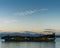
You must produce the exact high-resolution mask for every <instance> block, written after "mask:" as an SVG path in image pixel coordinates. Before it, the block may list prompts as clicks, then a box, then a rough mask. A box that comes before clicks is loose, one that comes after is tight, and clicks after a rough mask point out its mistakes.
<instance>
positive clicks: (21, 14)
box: [14, 8, 48, 16]
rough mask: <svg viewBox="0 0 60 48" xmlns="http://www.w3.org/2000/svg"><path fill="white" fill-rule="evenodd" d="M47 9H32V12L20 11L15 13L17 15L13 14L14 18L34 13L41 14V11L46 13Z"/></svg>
mask: <svg viewBox="0 0 60 48" xmlns="http://www.w3.org/2000/svg"><path fill="white" fill-rule="evenodd" d="M47 10H48V9H44V8H43V9H34V10H25V11H22V12H17V13H14V15H15V16H27V15H30V14H34V13H36V12H41V11H47Z"/></svg>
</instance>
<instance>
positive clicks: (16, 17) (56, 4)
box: [0, 0, 60, 32]
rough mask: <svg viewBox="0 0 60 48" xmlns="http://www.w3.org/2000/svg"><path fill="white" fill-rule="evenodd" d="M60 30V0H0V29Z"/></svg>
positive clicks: (18, 30)
mask: <svg viewBox="0 0 60 48" xmlns="http://www.w3.org/2000/svg"><path fill="white" fill-rule="evenodd" d="M44 29H55V30H60V0H0V31H11V32H12V31H17V32H20V31H35V32H41V31H42V30H44Z"/></svg>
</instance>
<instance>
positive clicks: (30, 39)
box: [1, 33, 55, 42]
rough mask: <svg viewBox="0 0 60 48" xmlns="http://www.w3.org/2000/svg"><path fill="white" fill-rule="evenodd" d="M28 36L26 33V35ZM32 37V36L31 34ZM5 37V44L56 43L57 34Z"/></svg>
mask: <svg viewBox="0 0 60 48" xmlns="http://www.w3.org/2000/svg"><path fill="white" fill-rule="evenodd" d="M25 34H26V33H25ZM30 35H31V34H30ZM30 35H28V36H20V35H16V36H9V35H7V36H4V37H2V38H1V39H4V40H5V42H51V41H55V33H52V34H39V35H38V36H34V34H32V35H33V36H32V35H31V36H30Z"/></svg>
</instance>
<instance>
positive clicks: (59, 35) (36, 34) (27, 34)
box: [0, 32, 60, 37]
mask: <svg viewBox="0 0 60 48" xmlns="http://www.w3.org/2000/svg"><path fill="white" fill-rule="evenodd" d="M7 35H9V36H16V35H18V36H30V37H36V36H42V35H43V34H38V33H17V32H15V33H6V32H4V33H0V37H3V36H7ZM56 37H60V34H56Z"/></svg>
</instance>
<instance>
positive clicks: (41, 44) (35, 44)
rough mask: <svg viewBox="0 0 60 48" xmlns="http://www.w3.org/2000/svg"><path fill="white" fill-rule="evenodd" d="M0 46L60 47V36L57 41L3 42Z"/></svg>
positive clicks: (24, 47) (0, 47)
mask: <svg viewBox="0 0 60 48" xmlns="http://www.w3.org/2000/svg"><path fill="white" fill-rule="evenodd" d="M0 48H60V38H57V39H56V41H55V42H1V41H0Z"/></svg>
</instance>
